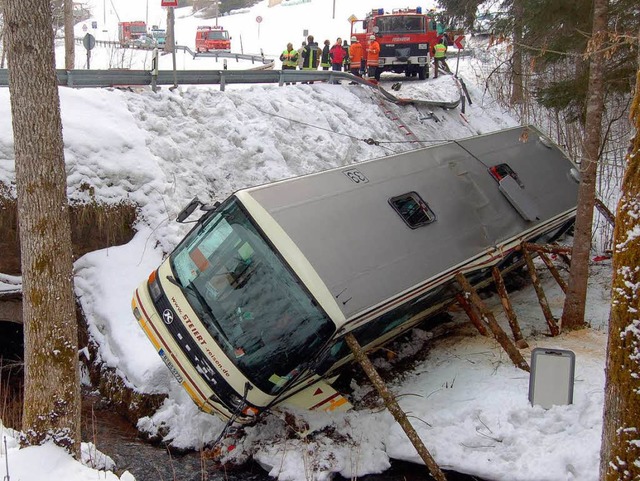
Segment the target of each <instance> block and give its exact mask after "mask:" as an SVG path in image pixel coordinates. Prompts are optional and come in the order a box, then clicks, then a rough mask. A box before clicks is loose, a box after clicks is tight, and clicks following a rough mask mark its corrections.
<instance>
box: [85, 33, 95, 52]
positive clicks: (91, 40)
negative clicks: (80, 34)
mask: <svg viewBox="0 0 640 481" xmlns="http://www.w3.org/2000/svg"><path fill="white" fill-rule="evenodd" d="M82 45H84V48H86V49H87V50H93V47H95V46H96V38H95V37H94V36H93V35H91V34H90V33H88V34H86V35H85V36H84V38H83V39H82Z"/></svg>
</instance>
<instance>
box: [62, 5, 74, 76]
mask: <svg viewBox="0 0 640 481" xmlns="http://www.w3.org/2000/svg"><path fill="white" fill-rule="evenodd" d="M74 23H75V22H74V21H73V0H64V68H65V69H67V70H73V68H74V65H75V34H74V31H73V25H74Z"/></svg>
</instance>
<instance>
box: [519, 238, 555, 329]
mask: <svg viewBox="0 0 640 481" xmlns="http://www.w3.org/2000/svg"><path fill="white" fill-rule="evenodd" d="M522 255H523V256H524V260H525V261H526V263H527V270H528V271H529V276H530V277H531V282H533V288H534V289H535V291H536V295H537V296H538V302H539V303H540V307H542V313H543V314H544V318H545V319H546V320H547V325H548V326H549V331H550V332H551V335H552V336H557V335H558V334H559V333H560V329H559V328H558V324H557V323H556V320H555V319H554V317H553V314H552V313H551V308H550V307H549V302H548V301H547V296H545V295H544V290H543V289H542V286H541V285H540V280H539V279H538V272H537V271H536V268H535V266H534V265H533V259H532V258H531V254H530V253H529V250H528V248H527V246H526V245H525V246H523V249H522Z"/></svg>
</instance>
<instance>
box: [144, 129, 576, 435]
mask: <svg viewBox="0 0 640 481" xmlns="http://www.w3.org/2000/svg"><path fill="white" fill-rule="evenodd" d="M577 178H578V176H577V171H576V169H575V167H574V165H573V164H572V163H571V161H570V160H569V159H568V158H567V157H566V155H565V154H564V153H563V152H562V151H561V150H560V149H559V148H558V147H557V146H555V145H554V144H552V143H551V142H550V141H548V140H547V139H546V138H545V137H544V136H543V135H542V134H541V133H540V132H539V131H537V130H536V129H535V128H533V127H518V128H512V129H507V130H503V131H499V132H496V133H492V134H486V135H480V136H476V137H471V138H467V139H463V140H457V141H451V142H447V143H443V144H439V145H436V146H433V147H428V148H424V149H419V150H415V151H411V152H407V153H402V154H397V155H392V156H388V157H384V158H381V159H377V160H371V161H365V162H361V163H358V164H353V165H348V166H344V167H339V168H334V169H331V170H327V171H324V172H320V173H316V174H311V175H305V176H301V177H296V178H291V179H287V180H282V181H279V182H274V183H270V184H266V185H260V186H257V187H251V188H247V189H242V190H239V191H237V192H236V193H234V194H233V195H231V196H230V197H229V198H228V199H227V200H225V201H224V202H223V203H222V204H216V206H215V207H214V208H209V209H208V210H206V211H205V213H204V214H203V215H202V216H201V217H200V219H199V220H198V221H197V223H196V224H195V226H194V227H193V229H192V230H191V231H190V232H189V233H188V234H187V236H186V237H185V238H184V239H183V240H182V241H181V242H180V244H179V245H178V246H177V247H176V249H175V250H174V251H173V252H172V253H171V254H170V255H169V256H168V258H167V259H166V260H165V261H164V262H163V263H162V264H161V265H160V267H159V268H158V269H157V270H154V271H153V272H152V273H151V275H150V277H149V279H148V280H146V281H145V282H144V283H143V284H141V285H140V286H139V287H138V288H137V290H136V291H135V293H134V296H133V300H132V308H133V312H134V315H135V317H136V318H137V320H138V321H139V323H140V325H141V326H142V328H143V329H144V331H145V333H146V334H147V336H148V337H149V339H150V340H151V342H152V343H153V345H154V346H155V348H156V350H157V351H158V354H159V355H160V356H161V357H162V359H163V360H164V362H165V363H166V364H167V366H168V367H169V369H170V370H171V372H172V373H173V374H174V376H175V377H176V378H177V380H178V382H180V383H181V384H182V386H183V387H184V389H186V390H187V391H188V393H189V394H190V396H191V397H192V398H193V400H194V401H195V403H196V404H197V405H198V406H199V407H200V408H201V409H202V410H204V411H206V412H209V413H215V414H217V415H219V416H221V417H222V418H226V419H234V420H236V421H237V422H241V423H248V422H252V421H253V420H254V419H255V416H256V415H257V414H258V413H260V412H262V411H264V410H266V409H268V408H270V407H273V406H276V405H278V404H281V403H291V404H294V405H297V406H304V407H307V408H310V409H323V410H327V411H330V410H340V409H345V408H347V407H348V406H349V404H348V402H347V400H346V399H345V398H344V397H343V396H341V395H340V394H339V393H337V392H336V391H335V390H333V389H332V388H331V386H330V385H329V384H328V383H329V382H330V381H331V380H332V379H333V377H334V376H335V374H336V373H337V372H338V369H339V368H340V367H341V366H342V365H344V364H345V363H346V362H349V361H350V360H351V359H352V356H351V355H350V351H349V349H348V348H347V346H346V343H345V342H344V335H345V334H346V333H348V332H353V333H354V335H355V336H356V338H357V339H358V340H359V342H360V344H361V345H362V346H364V347H365V349H366V350H367V351H370V350H373V349H375V348H377V347H379V346H381V345H383V344H384V343H386V342H388V341H390V340H391V339H394V338H396V337H397V336H399V335H400V334H401V333H403V332H405V331H406V330H407V329H409V328H410V327H412V326H414V325H415V324H417V323H418V322H422V321H423V320H424V319H425V318H428V317H429V315H431V314H433V313H435V312H438V310H439V309H441V308H442V306H444V305H445V303H447V302H449V301H450V300H451V299H452V298H453V297H454V296H455V294H456V293H457V292H459V287H458V286H457V284H456V283H455V280H454V277H455V275H456V273H458V272H463V273H465V274H466V275H467V276H468V278H469V279H471V280H472V281H473V282H476V281H478V280H480V279H481V278H484V277H488V276H489V275H490V270H491V267H492V266H496V265H497V266H499V267H500V268H503V267H505V266H506V265H508V264H510V263H512V262H513V261H514V257H515V256H517V255H518V253H517V252H516V247H517V246H519V245H520V244H521V243H522V242H523V241H529V242H536V241H537V242H549V241H552V240H554V239H556V238H557V237H558V236H560V235H561V234H563V233H564V232H565V231H566V230H567V229H568V228H570V227H571V225H572V223H573V221H574V218H575V209H576V199H577V191H578V180H577ZM197 206H198V203H197V202H192V204H190V206H189V208H188V209H187V210H185V211H183V212H182V213H181V214H180V215H179V219H178V220H180V221H182V220H184V218H186V217H187V216H188V215H190V214H191V213H192V212H193V210H194V208H196V207H197Z"/></svg>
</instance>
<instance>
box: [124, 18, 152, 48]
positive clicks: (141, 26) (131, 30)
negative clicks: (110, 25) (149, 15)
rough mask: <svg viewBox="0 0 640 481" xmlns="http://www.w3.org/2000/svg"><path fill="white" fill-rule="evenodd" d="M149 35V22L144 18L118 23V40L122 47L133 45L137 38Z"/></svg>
mask: <svg viewBox="0 0 640 481" xmlns="http://www.w3.org/2000/svg"><path fill="white" fill-rule="evenodd" d="M146 35H147V24H146V23H145V22H143V21H142V20H138V21H135V22H120V23H118V40H120V46H121V47H133V46H134V43H135V41H136V40H139V39H140V37H144V36H146Z"/></svg>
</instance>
